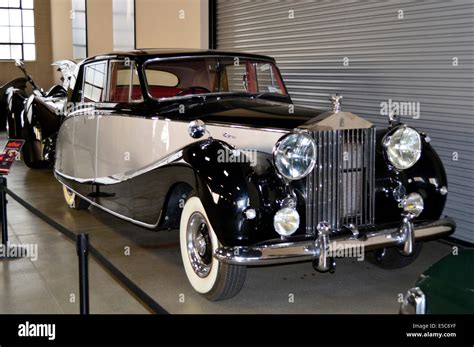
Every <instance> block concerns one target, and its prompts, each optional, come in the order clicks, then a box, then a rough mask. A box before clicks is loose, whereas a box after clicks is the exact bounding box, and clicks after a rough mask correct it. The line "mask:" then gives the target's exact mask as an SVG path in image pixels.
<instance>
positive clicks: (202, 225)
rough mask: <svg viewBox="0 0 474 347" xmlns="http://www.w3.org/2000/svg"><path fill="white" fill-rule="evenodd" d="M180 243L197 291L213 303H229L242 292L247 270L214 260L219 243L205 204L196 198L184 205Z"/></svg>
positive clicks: (183, 258) (190, 199)
mask: <svg viewBox="0 0 474 347" xmlns="http://www.w3.org/2000/svg"><path fill="white" fill-rule="evenodd" d="M179 239H180V248H181V258H182V260H183V265H184V270H185V271H186V276H187V277H188V280H189V282H190V284H191V286H192V287H193V288H194V290H195V291H197V292H198V293H199V294H201V295H203V296H204V297H205V298H207V299H208V300H211V301H217V300H223V299H229V298H231V297H233V296H235V295H237V294H238V293H239V292H240V290H241V289H242V286H243V284H244V282H245V275H246V270H247V268H246V267H245V266H237V265H229V264H225V263H220V262H219V261H218V260H217V259H216V258H214V257H213V254H214V251H215V250H216V249H217V248H218V247H219V241H218V239H217V236H216V234H215V232H214V230H213V228H212V226H211V224H210V223H209V219H208V217H207V214H206V211H205V209H204V206H203V205H202V203H201V200H200V199H199V198H197V197H195V196H191V197H190V198H189V199H188V200H187V201H186V204H185V205H184V208H183V213H182V215H181V223H180V228H179Z"/></svg>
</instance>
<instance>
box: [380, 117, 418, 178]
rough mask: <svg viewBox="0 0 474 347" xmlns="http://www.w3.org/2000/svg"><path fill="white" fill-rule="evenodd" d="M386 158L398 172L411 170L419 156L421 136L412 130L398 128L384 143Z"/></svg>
mask: <svg viewBox="0 0 474 347" xmlns="http://www.w3.org/2000/svg"><path fill="white" fill-rule="evenodd" d="M384 146H385V150H386V153H387V158H388V160H389V161H390V163H392V165H393V166H395V168H397V169H398V170H405V169H409V168H411V167H412V166H413V165H415V164H416V162H417V161H418V159H420V156H421V136H420V134H419V133H418V132H417V131H416V130H415V129H412V128H408V127H405V126H403V127H400V128H398V129H397V130H395V132H393V134H391V135H389V136H387V137H386V138H385V141H384Z"/></svg>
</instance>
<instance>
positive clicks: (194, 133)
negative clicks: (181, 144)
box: [188, 119, 206, 139]
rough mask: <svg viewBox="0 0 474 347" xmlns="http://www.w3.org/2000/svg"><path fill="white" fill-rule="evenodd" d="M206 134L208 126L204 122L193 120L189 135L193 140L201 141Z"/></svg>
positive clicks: (190, 124) (189, 127) (189, 126)
mask: <svg viewBox="0 0 474 347" xmlns="http://www.w3.org/2000/svg"><path fill="white" fill-rule="evenodd" d="M205 132H206V124H204V122H203V121H202V120H199V119H197V120H193V121H192V122H191V123H189V125H188V134H189V136H191V137H192V138H193V139H200V138H201V137H203V136H204V134H205Z"/></svg>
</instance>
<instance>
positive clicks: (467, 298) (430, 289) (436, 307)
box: [416, 249, 474, 313]
mask: <svg viewBox="0 0 474 347" xmlns="http://www.w3.org/2000/svg"><path fill="white" fill-rule="evenodd" d="M473 269H474V249H464V250H460V251H459V253H458V254H457V255H454V254H450V255H448V256H446V257H444V258H443V259H441V260H440V261H438V262H437V263H435V264H433V265H432V266H431V267H430V268H428V269H427V270H426V271H425V272H424V273H423V274H422V275H421V276H420V278H419V280H418V281H417V283H416V285H417V286H418V287H420V288H421V290H422V291H423V292H424V293H425V294H426V295H427V297H428V309H430V311H431V312H432V313H435V312H438V313H442V312H465V311H466V312H472V310H474V276H472V271H473Z"/></svg>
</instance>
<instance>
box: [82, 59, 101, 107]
mask: <svg viewBox="0 0 474 347" xmlns="http://www.w3.org/2000/svg"><path fill="white" fill-rule="evenodd" d="M106 70H107V62H105V61H104V62H100V63H93V64H90V65H87V66H86V67H85V68H84V85H83V88H82V99H83V101H84V102H103V101H105V91H106V90H105V87H106V82H107V78H106Z"/></svg>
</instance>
